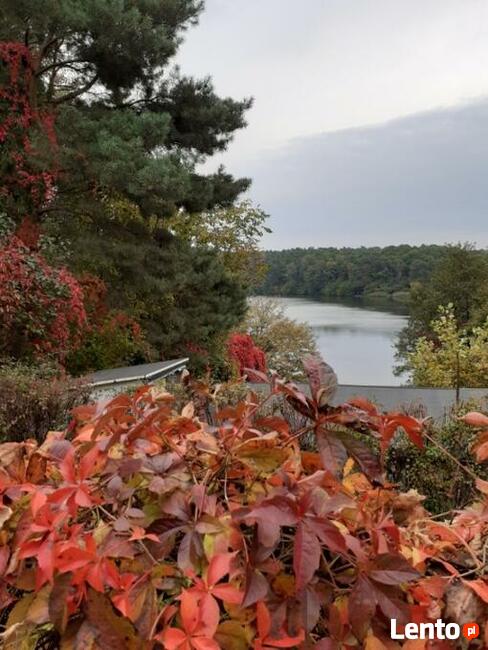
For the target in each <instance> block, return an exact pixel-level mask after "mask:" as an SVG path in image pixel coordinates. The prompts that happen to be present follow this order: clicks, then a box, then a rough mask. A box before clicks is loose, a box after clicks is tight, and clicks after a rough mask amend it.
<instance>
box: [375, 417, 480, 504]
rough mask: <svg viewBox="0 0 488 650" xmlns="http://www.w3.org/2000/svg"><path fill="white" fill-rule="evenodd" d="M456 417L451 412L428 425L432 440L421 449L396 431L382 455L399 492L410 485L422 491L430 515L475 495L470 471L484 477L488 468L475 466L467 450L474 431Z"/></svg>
mask: <svg viewBox="0 0 488 650" xmlns="http://www.w3.org/2000/svg"><path fill="white" fill-rule="evenodd" d="M464 412H466V409H464ZM456 416H457V413H456V412H454V413H453V414H452V419H451V420H449V421H448V422H446V423H445V424H443V425H431V426H429V427H428V433H429V437H430V438H432V441H433V442H431V440H428V439H426V441H425V447H424V448H423V449H419V448H418V447H416V446H415V445H412V443H411V442H410V441H409V440H408V438H407V437H406V436H405V435H402V434H400V435H399V436H397V437H396V439H395V441H394V442H393V444H392V445H391V446H390V449H389V451H388V454H387V457H386V470H387V475H388V478H389V479H390V480H391V481H393V482H394V483H396V484H398V486H399V488H400V490H402V491H404V490H405V491H407V490H409V489H411V488H414V489H416V490H417V491H418V492H419V493H420V494H424V495H425V497H426V499H425V502H424V505H425V507H426V508H427V509H428V510H429V512H432V513H434V514H440V513H445V512H447V511H449V510H456V509H461V508H464V507H466V505H469V504H470V503H472V502H473V500H474V499H475V498H476V495H477V489H476V485H475V480H474V478H473V472H475V473H476V474H477V475H479V476H480V477H481V478H482V479H485V480H488V468H487V467H483V466H479V465H478V464H477V463H476V459H475V457H474V456H473V453H472V451H471V448H472V445H473V441H474V439H475V438H476V433H475V431H473V428H472V427H470V426H468V425H466V424H464V422H462V421H460V420H459V419H458V418H457V417H456ZM446 451H447V452H448V453H446ZM466 468H467V469H468V470H470V471H471V473H468V472H467V471H466Z"/></svg>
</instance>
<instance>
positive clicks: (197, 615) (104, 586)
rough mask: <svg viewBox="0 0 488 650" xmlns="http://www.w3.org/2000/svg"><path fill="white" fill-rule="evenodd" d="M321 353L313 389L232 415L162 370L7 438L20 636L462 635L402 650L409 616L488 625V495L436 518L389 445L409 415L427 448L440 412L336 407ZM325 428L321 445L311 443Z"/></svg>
mask: <svg viewBox="0 0 488 650" xmlns="http://www.w3.org/2000/svg"><path fill="white" fill-rule="evenodd" d="M306 365H307V373H308V376H309V380H310V388H311V390H310V393H311V396H307V395H305V394H304V393H302V392H300V391H299V390H298V389H297V388H296V387H295V386H294V385H293V384H286V383H284V382H282V381H280V380H279V379H277V378H276V377H273V378H271V379H267V378H266V377H265V376H262V377H261V379H262V380H263V381H264V380H266V381H268V386H269V394H268V395H264V396H263V397H262V398H261V399H259V398H258V396H257V395H256V394H253V393H250V394H249V396H248V399H247V400H246V401H244V402H243V403H241V404H239V405H238V406H236V407H233V408H225V409H223V410H222V411H220V412H219V413H217V414H216V420H215V422H216V423H214V424H212V425H210V424H209V423H208V422H206V421H202V420H200V419H199V418H197V417H196V415H195V407H194V405H193V403H188V404H187V405H186V406H185V407H184V408H183V410H182V411H181V412H176V411H175V410H174V407H173V398H172V396H171V395H170V394H168V393H164V392H162V393H161V392H159V393H157V392H155V389H153V388H151V387H147V386H144V387H142V388H141V389H139V390H138V391H137V392H136V393H135V394H134V395H132V396H129V395H120V396H118V397H116V398H115V399H114V400H112V401H111V402H109V403H107V404H94V405H91V406H85V407H80V408H78V409H76V410H75V412H74V418H75V419H74V421H73V424H72V426H70V427H69V429H68V431H66V432H64V433H53V432H51V433H50V434H49V435H48V436H47V438H46V440H45V442H44V443H43V444H42V445H40V446H38V445H37V444H36V443H35V442H34V441H27V442H25V443H20V444H18V443H6V444H3V445H0V491H1V494H2V506H1V509H0V519H1V531H0V575H1V588H0V600H1V609H2V610H3V615H2V621H3V622H4V632H3V634H2V639H3V643H4V644H5V647H12V648H23V647H25V648H34V647H36V644H37V647H61V648H65V649H71V648H80V649H81V648H83V649H84V648H90V649H92V650H96V649H100V650H101V649H103V650H106V649H112V648H120V650H122V649H126V648H128V649H139V648H141V649H151V648H166V649H167V650H176V649H181V650H190V649H194V650H217V649H218V648H222V649H224V650H245V649H246V648H254V649H255V650H264V649H265V648H267V649H270V648H277V647H279V648H302V647H303V648H306V647H314V648H318V649H319V650H340V649H342V650H347V649H354V648H366V649H368V650H381V649H383V648H387V649H392V650H393V649H394V648H400V647H404V648H408V649H409V650H412V649H415V650H418V649H420V648H427V647H429V648H435V649H437V650H441V649H444V648H446V649H447V648H455V647H459V645H458V646H456V645H453V644H452V643H451V642H450V641H447V640H446V641H439V642H432V643H430V645H428V642H424V641H419V642H416V643H415V644H412V642H411V641H406V642H405V643H404V645H403V646H401V644H400V643H397V642H394V641H392V640H391V639H390V619H391V618H396V619H397V621H398V626H399V628H401V626H402V625H403V624H405V623H406V622H407V621H415V622H422V621H435V620H436V619H437V618H440V617H444V618H445V619H446V620H449V619H450V620H452V619H453V618H454V619H455V620H457V621H458V622H459V623H464V622H467V621H466V618H468V620H476V621H477V622H478V623H479V624H480V625H481V626H482V627H484V622H485V620H486V613H487V605H486V603H487V602H488V581H487V579H486V576H485V574H484V571H485V561H486V553H485V551H484V549H486V544H487V538H488V535H487V534H488V516H487V513H488V503H487V501H486V498H485V496H483V495H481V499H480V503H479V504H478V505H477V506H476V507H473V508H471V509H468V510H466V511H464V512H461V513H457V514H456V515H455V516H452V517H450V518H449V519H445V520H443V521H441V520H439V521H437V520H433V519H431V518H430V517H429V516H428V514H427V513H426V512H425V510H424V509H423V507H422V506H421V497H419V496H418V495H417V494H416V493H407V494H399V493H398V492H397V491H396V490H395V488H394V486H392V485H389V484H388V483H387V482H386V481H385V478H384V473H383V471H382V466H381V454H379V455H377V454H376V453H375V452H374V451H373V448H374V446H375V445H376V443H379V447H380V449H381V450H385V449H386V447H387V445H388V443H389V441H390V440H391V438H392V436H393V435H394V433H395V431H397V430H399V429H403V430H404V431H405V432H406V433H407V434H408V436H409V437H410V438H411V440H413V441H414V442H415V443H416V444H417V445H422V422H421V421H418V420H415V419H414V418H411V417H408V416H406V415H402V414H398V413H381V412H380V411H378V410H377V409H376V408H375V407H374V406H373V405H372V404H370V403H369V402H366V401H364V400H355V401H352V402H350V403H347V404H342V405H340V406H331V405H330V401H331V396H332V393H333V391H334V387H335V383H336V381H335V375H334V374H333V372H332V371H331V370H330V368H329V367H328V366H326V365H325V364H324V363H323V362H322V363H321V362H318V361H315V360H313V359H308V360H307V364H306ZM196 390H199V391H200V395H199V400H200V401H201V399H202V398H205V397H206V392H205V388H204V387H202V385H201V384H198V385H197V388H195V391H196ZM277 398H284V399H286V400H287V402H288V403H289V404H290V405H291V406H292V407H294V408H296V409H297V410H298V411H299V412H300V413H302V414H303V415H304V416H306V418H307V424H306V425H304V426H303V428H302V429H301V430H299V431H294V432H291V431H290V430H289V427H288V425H287V422H286V421H284V420H283V419H281V418H279V417H274V416H269V415H266V414H265V413H264V412H263V407H264V405H265V404H266V403H269V402H270V401H272V400H274V399H277ZM264 408H265V407H264ZM466 419H467V420H470V421H471V423H472V424H474V425H476V426H480V427H483V428H486V429H488V418H486V417H484V416H481V415H479V414H475V415H474V414H470V415H469V416H468V417H467V418H466ZM310 430H312V431H313V432H314V433H315V435H316V438H317V444H318V452H317V453H314V452H304V451H301V450H300V446H299V439H300V436H301V435H303V434H304V433H306V432H309V431H310ZM487 436H488V433H487V432H485V433H484V434H481V439H480V443H479V444H478V446H477V450H478V455H479V456H480V458H481V459H485V458H486V451H485V447H484V446H486V438H487ZM434 471H435V468H434ZM479 487H480V488H481V489H482V490H483V491H484V492H487V491H488V490H487V489H486V486H485V485H484V484H480V486H479ZM482 634H483V632H482ZM485 635H486V632H485ZM49 643H51V645H49ZM453 643H455V642H453ZM476 643H478V642H477V641H475V642H474V644H476ZM472 647H485V646H484V644H483V642H481V645H479V646H476V645H473V646H472Z"/></svg>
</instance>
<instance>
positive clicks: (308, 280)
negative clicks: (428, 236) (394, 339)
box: [257, 245, 445, 300]
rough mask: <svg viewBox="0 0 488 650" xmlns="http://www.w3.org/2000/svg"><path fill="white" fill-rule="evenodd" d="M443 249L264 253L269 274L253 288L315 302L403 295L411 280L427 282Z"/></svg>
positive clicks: (408, 247)
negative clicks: (311, 299)
mask: <svg viewBox="0 0 488 650" xmlns="http://www.w3.org/2000/svg"><path fill="white" fill-rule="evenodd" d="M444 252H445V247H443V246H425V245H424V246H408V245H401V246H386V247H385V248H380V247H371V248H367V247H361V248H331V247H330V248H293V249H290V250H282V251H267V252H266V254H265V261H266V264H267V267H268V273H267V275H266V278H265V280H264V281H263V282H262V284H260V285H259V287H258V289H257V292H258V293H260V294H263V295H277V296H304V297H308V298H313V299H316V300H320V299H322V298H356V297H362V296H368V295H378V296H385V297H387V296H391V295H394V294H397V293H401V294H402V296H403V298H404V299H406V298H408V291H409V289H410V286H411V284H412V282H414V281H426V280H428V278H429V277H430V275H431V274H432V271H433V269H434V267H435V265H436V264H437V262H438V261H439V260H440V259H441V258H442V256H443V254H444Z"/></svg>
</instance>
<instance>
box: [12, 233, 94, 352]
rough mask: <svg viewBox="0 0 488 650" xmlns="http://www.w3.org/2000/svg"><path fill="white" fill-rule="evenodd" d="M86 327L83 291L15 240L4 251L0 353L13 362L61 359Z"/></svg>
mask: <svg viewBox="0 0 488 650" xmlns="http://www.w3.org/2000/svg"><path fill="white" fill-rule="evenodd" d="M85 325H86V314H85V308H84V305H83V292H82V289H81V287H80V285H79V283H78V282H77V281H76V279H75V278H74V277H73V276H72V275H71V273H69V272H68V271H67V270H66V269H64V268H61V269H55V268H53V267H51V266H49V265H48V264H47V262H46V261H45V259H44V258H43V257H42V256H41V255H40V254H38V253H35V252H33V251H31V250H29V249H28V248H27V247H26V246H25V245H24V244H23V242H21V241H20V240H19V239H18V238H17V237H10V238H9V239H8V240H7V241H6V242H5V243H4V244H3V245H2V246H1V247H0V339H1V342H0V349H1V350H2V352H3V353H4V354H5V355H7V356H10V357H12V358H22V357H29V356H30V357H37V356H40V355H46V354H47V355H52V356H54V357H55V358H57V359H58V360H60V361H62V360H63V359H64V357H65V356H66V354H67V353H68V352H69V351H70V350H71V349H73V348H75V347H76V346H77V345H78V344H79V342H80V336H81V333H82V331H83V329H84V327H85Z"/></svg>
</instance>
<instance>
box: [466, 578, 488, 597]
mask: <svg viewBox="0 0 488 650" xmlns="http://www.w3.org/2000/svg"><path fill="white" fill-rule="evenodd" d="M464 584H465V585H467V586H468V587H469V588H470V589H472V590H473V591H474V592H475V594H476V595H477V596H479V597H480V598H481V600H482V601H483V602H485V603H488V582H486V580H482V579H478V580H464Z"/></svg>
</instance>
